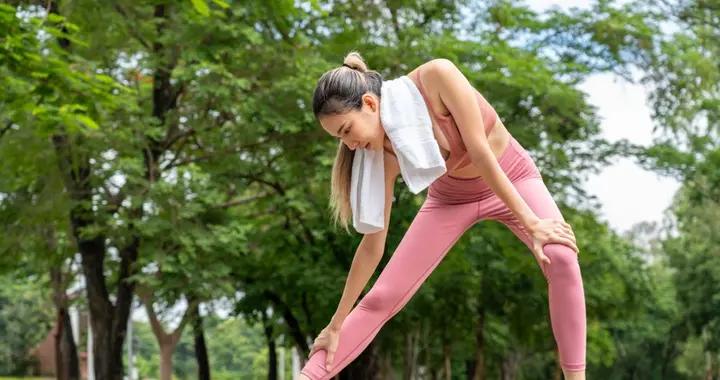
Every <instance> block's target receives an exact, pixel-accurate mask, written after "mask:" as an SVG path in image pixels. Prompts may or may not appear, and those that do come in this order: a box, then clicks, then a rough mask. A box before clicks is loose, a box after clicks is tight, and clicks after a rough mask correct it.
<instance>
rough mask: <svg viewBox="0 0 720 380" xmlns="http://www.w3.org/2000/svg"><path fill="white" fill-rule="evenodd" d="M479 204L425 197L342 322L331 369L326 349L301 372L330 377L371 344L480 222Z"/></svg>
mask: <svg viewBox="0 0 720 380" xmlns="http://www.w3.org/2000/svg"><path fill="white" fill-rule="evenodd" d="M476 217H477V204H476V203H474V202H473V203H467V204H460V205H447V204H443V203H441V202H437V201H435V200H433V199H432V198H428V199H426V201H425V203H424V204H423V206H422V207H421V208H420V210H419V211H418V214H417V215H416V216H415V219H414V220H413V222H412V223H411V224H410V227H409V228H408V230H407V231H406V233H405V235H404V236H403V238H402V240H401V241H400V243H399V244H398V246H397V248H396V249H395V252H394V253H393V255H392V257H391V258H390V260H389V261H388V263H387V265H385V268H383V271H382V272H381V273H380V275H379V276H378V278H377V280H376V281H375V284H373V286H372V288H371V289H370V291H369V292H368V293H367V294H366V295H365V296H364V297H363V298H362V299H361V300H360V302H359V303H358V304H357V305H356V306H355V308H353V310H352V311H351V312H350V314H348V316H347V317H346V318H345V320H344V321H343V324H342V327H341V329H340V335H339V342H338V347H337V351H336V352H335V358H334V360H333V365H332V370H331V371H326V370H325V356H326V354H327V352H326V351H325V350H319V351H317V352H316V353H315V354H313V356H312V357H311V358H310V359H309V360H308V362H307V363H306V364H305V366H304V367H303V369H302V371H301V373H302V374H304V375H306V376H308V377H309V378H310V379H312V380H320V379H323V380H324V379H329V378H331V377H333V376H334V375H335V374H337V373H338V372H340V371H341V370H342V369H343V368H345V367H346V366H347V365H348V364H349V363H350V362H351V361H353V360H354V359H355V358H356V357H357V356H358V355H360V353H362V351H363V350H364V349H365V348H366V347H367V346H368V345H369V344H370V342H371V341H372V339H373V338H374V337H375V336H376V335H377V333H378V332H379V330H380V328H381V327H382V326H383V325H384V324H385V322H387V321H388V320H389V319H390V318H392V317H393V316H394V315H395V314H397V313H398V312H399V311H400V310H401V309H402V308H403V306H405V304H407V302H408V301H409V300H410V298H411V297H412V296H413V295H414V294H415V292H416V291H417V290H418V288H419V287H420V285H422V283H423V282H424V281H425V279H426V278H427V277H428V276H429V275H430V273H431V272H432V271H433V269H435V267H437V265H438V264H439V263H440V261H441V260H442V258H443V257H445V254H446V253H447V252H448V251H449V250H450V248H451V247H452V246H453V245H454V244H455V242H456V241H457V240H458V238H459V237H460V236H461V235H462V234H463V232H465V231H466V230H467V229H468V228H470V227H471V226H472V225H473V224H474V223H475V222H476V221H477V219H476Z"/></svg>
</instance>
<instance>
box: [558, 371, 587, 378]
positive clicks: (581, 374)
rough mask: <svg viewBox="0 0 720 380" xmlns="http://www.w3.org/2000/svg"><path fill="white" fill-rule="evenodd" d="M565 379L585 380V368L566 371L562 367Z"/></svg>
mask: <svg viewBox="0 0 720 380" xmlns="http://www.w3.org/2000/svg"><path fill="white" fill-rule="evenodd" d="M563 375H564V377H565V380H585V370H582V371H566V370H564V369H563Z"/></svg>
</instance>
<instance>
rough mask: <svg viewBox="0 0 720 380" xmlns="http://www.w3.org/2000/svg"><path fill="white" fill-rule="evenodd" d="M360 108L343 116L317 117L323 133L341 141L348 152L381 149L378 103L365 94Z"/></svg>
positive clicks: (369, 94) (381, 139)
mask: <svg viewBox="0 0 720 380" xmlns="http://www.w3.org/2000/svg"><path fill="white" fill-rule="evenodd" d="M362 102H363V104H362V108H361V109H360V110H352V111H349V112H346V113H344V114H338V115H323V116H320V117H319V120H320V125H321V126H322V127H323V129H324V130H325V132H327V133H329V134H330V135H331V136H333V137H335V138H337V139H339V140H342V142H343V143H345V145H347V146H348V148H350V150H355V149H357V148H360V149H373V150H374V149H382V146H383V140H384V138H385V130H384V129H383V128H382V125H381V124H380V102H379V99H378V98H377V97H376V96H375V95H374V94H371V93H369V92H368V93H365V95H363V99H362Z"/></svg>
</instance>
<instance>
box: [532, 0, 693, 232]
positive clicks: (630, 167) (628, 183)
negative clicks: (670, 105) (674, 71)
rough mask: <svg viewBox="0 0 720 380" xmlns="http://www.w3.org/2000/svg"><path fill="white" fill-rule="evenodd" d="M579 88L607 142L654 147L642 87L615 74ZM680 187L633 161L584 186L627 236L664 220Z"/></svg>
mask: <svg viewBox="0 0 720 380" xmlns="http://www.w3.org/2000/svg"><path fill="white" fill-rule="evenodd" d="M625 2H627V1H626V0H621V1H618V3H625ZM591 3H592V2H591V1H590V0H526V4H528V5H529V6H530V8H532V9H533V10H535V11H537V12H542V11H545V10H548V9H550V8H552V7H554V6H558V7H560V8H562V9H565V10H567V9H569V8H571V7H579V8H587V7H589V6H590V4H591ZM579 88H580V89H581V90H582V91H583V92H585V93H587V94H588V101H589V102H590V103H591V104H593V105H595V106H596V107H598V111H597V112H598V115H599V117H600V119H601V124H600V125H601V129H602V136H603V137H604V138H606V139H608V140H610V141H616V140H619V139H621V138H626V139H628V140H629V141H631V142H633V143H636V144H640V145H645V146H647V145H649V144H650V143H651V142H652V121H651V119H650V109H649V107H648V105H647V94H648V92H647V91H646V90H645V88H644V87H643V86H642V85H638V84H632V83H629V82H627V81H625V80H623V79H621V78H619V77H617V76H614V75H612V74H595V75H592V76H590V77H588V78H587V79H586V80H585V81H583V82H582V83H581V84H580V85H579ZM678 187H679V183H678V182H677V181H676V180H674V179H671V178H667V177H661V176H658V175H656V174H655V173H653V172H650V171H646V170H644V169H642V168H640V167H639V166H638V165H636V164H634V163H633V162H632V161H631V160H630V159H621V160H618V161H617V162H615V163H614V164H613V165H612V166H609V167H606V168H605V169H604V170H602V171H601V172H600V173H598V174H597V175H592V176H590V177H589V178H588V180H587V181H585V182H584V184H583V188H585V189H586V190H587V191H588V193H590V194H593V195H595V196H597V197H598V199H599V200H600V202H601V204H602V209H601V210H599V215H600V218H601V219H602V220H605V221H607V222H608V224H609V225H610V226H611V227H612V228H613V229H615V230H616V231H618V232H624V231H626V230H628V229H629V228H630V227H631V226H632V225H633V224H635V223H638V222H642V221H657V222H659V221H660V220H662V217H663V211H664V210H665V209H667V207H668V206H669V205H670V203H671V201H672V197H673V195H674V194H675V192H676V190H677V189H678Z"/></svg>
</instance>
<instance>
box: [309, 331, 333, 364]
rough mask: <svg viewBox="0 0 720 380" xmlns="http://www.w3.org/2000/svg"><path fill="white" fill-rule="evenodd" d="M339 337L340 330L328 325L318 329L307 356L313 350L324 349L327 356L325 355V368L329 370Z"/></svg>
mask: <svg viewBox="0 0 720 380" xmlns="http://www.w3.org/2000/svg"><path fill="white" fill-rule="evenodd" d="M339 339H340V330H338V329H336V328H332V327H330V326H327V327H325V328H324V329H322V331H320V334H318V336H317V338H315V341H314V342H313V345H312V348H311V349H310V354H308V358H309V357H311V356H312V354H313V353H314V352H315V351H317V350H321V349H324V350H325V351H326V352H327V356H325V369H326V370H328V371H330V369H331V368H332V362H333V358H334V357H335V350H337V346H338V340H339Z"/></svg>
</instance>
